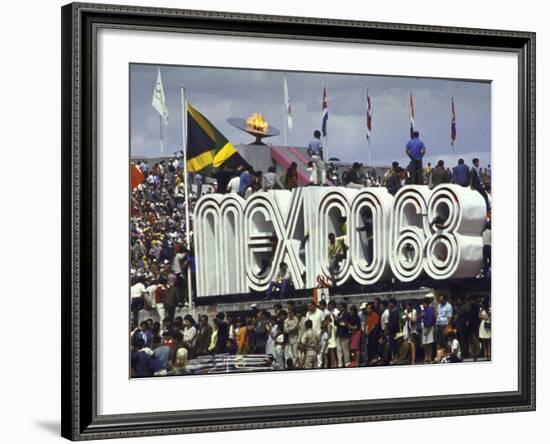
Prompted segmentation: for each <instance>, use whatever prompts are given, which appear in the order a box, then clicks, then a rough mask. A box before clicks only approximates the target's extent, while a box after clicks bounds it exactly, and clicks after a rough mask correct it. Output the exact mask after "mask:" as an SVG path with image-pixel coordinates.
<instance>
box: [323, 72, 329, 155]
mask: <svg viewBox="0 0 550 444" xmlns="http://www.w3.org/2000/svg"><path fill="white" fill-rule="evenodd" d="M326 90H327V85H326V83H325V78H324V77H323V98H324V94H325V92H326ZM327 110H328V98H327ZM327 112H328V111H327ZM323 113H324V110H323ZM327 126H328V123H327ZM324 148H325V149H324V150H323V151H324V152H325V158H324V159H323V162H325V163H326V162H328V160H329V158H330V157H329V155H328V129H327V132H326V134H325V147H324Z"/></svg>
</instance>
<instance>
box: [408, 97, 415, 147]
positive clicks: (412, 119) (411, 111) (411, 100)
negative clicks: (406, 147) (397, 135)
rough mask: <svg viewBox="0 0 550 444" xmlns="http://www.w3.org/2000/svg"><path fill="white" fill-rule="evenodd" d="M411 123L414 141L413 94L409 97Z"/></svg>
mask: <svg viewBox="0 0 550 444" xmlns="http://www.w3.org/2000/svg"><path fill="white" fill-rule="evenodd" d="M409 122H410V124H411V139H412V138H413V132H414V101H413V95H412V93H410V96H409Z"/></svg>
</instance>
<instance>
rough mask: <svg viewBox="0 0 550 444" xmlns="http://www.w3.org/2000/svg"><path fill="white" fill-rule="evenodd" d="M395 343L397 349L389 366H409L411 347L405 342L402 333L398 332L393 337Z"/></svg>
mask: <svg viewBox="0 0 550 444" xmlns="http://www.w3.org/2000/svg"><path fill="white" fill-rule="evenodd" d="M395 343H396V347H397V353H395V354H394V357H393V359H392V360H391V362H390V365H405V364H411V356H412V354H411V347H410V344H409V343H408V342H407V341H406V339H405V335H404V334H403V332H399V333H397V334H396V335H395Z"/></svg>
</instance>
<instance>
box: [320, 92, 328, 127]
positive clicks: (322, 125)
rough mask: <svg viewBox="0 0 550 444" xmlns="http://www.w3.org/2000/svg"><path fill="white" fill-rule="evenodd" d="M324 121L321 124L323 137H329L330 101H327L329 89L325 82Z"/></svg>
mask: <svg viewBox="0 0 550 444" xmlns="http://www.w3.org/2000/svg"><path fill="white" fill-rule="evenodd" d="M322 107H323V120H322V124H321V131H322V133H323V137H327V120H328V101H327V88H326V86H325V82H323V104H322Z"/></svg>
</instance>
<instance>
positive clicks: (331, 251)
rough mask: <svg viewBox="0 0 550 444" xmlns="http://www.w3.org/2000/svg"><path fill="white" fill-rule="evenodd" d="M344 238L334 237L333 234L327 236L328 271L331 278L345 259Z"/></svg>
mask: <svg viewBox="0 0 550 444" xmlns="http://www.w3.org/2000/svg"><path fill="white" fill-rule="evenodd" d="M346 249H347V247H346V236H345V235H344V236H338V237H336V236H335V235H334V233H330V234H329V235H328V261H329V262H328V270H329V272H330V276H331V278H332V279H333V280H334V276H335V275H336V273H337V272H338V268H339V266H340V262H341V261H342V260H344V259H345V258H346Z"/></svg>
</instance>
